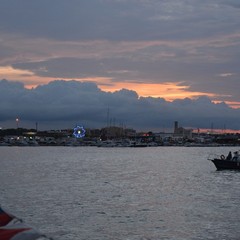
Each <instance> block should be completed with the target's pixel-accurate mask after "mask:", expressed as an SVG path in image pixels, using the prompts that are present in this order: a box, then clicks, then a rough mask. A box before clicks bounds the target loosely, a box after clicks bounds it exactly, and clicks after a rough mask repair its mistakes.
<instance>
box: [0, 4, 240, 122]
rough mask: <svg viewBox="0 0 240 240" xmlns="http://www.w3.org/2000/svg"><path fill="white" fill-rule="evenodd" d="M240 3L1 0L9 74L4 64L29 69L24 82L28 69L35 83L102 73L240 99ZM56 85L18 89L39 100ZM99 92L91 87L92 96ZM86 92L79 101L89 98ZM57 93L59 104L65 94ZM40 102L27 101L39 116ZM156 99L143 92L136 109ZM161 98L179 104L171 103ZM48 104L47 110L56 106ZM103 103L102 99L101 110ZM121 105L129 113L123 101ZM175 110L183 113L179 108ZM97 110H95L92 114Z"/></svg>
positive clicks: (0, 50)
mask: <svg viewBox="0 0 240 240" xmlns="http://www.w3.org/2000/svg"><path fill="white" fill-rule="evenodd" d="M239 7H240V4H239V0H201V1H200V0H161V1H159V0H144V1H139V0H51V1H49V0H41V1H32V0H18V1H15V0H1V6H0V64H1V66H0V76H1V78H8V75H7V71H6V68H5V67H6V66H12V67H13V69H10V70H8V71H9V75H10V76H11V79H13V78H14V77H15V75H14V76H12V75H11V74H14V71H13V70H19V69H20V70H26V71H24V72H21V71H20V72H18V74H19V75H18V76H19V78H20V79H21V81H23V77H24V74H28V73H29V76H32V78H31V79H30V77H29V78H28V79H27V80H26V82H28V83H33V81H34V76H36V79H38V80H36V81H38V82H40V81H41V78H42V79H44V78H48V79H49V78H52V79H74V78H75V79H80V78H88V79H90V78H96V79H97V77H103V78H108V79H111V81H112V82H111V83H112V84H114V83H116V82H128V83H129V82H134V83H166V82H172V83H176V84H182V85H183V86H186V87H188V91H189V92H193V93H194V92H196V93H198V92H200V93H202V94H206V95H211V96H212V100H218V101H232V102H234V101H235V102H239V101H240V100H239V92H238V88H237V87H236V86H238V83H239V78H240V70H239V59H240V58H239V54H240V52H239V49H240V46H239V45H240V41H239V39H240V32H239V25H240V18H239ZM1 67H2V68H3V69H4V70H1ZM11 70H12V71H11ZM1 71H2V72H3V73H2V72H1ZM31 73H33V75H31ZM15 74H17V73H16V72H15ZM27 77H28V76H27V75H26V78H27ZM16 79H17V78H16ZM39 79H40V80H39ZM26 82H25V83H26ZM111 83H110V84H111ZM33 84H34V83H33ZM55 84H56V83H55ZM14 86H15V85H12V87H14ZM51 86H52V83H51V84H49V85H45V86H42V88H37V89H35V90H26V89H24V88H22V90H21V93H20V92H19V93H18V94H20V96H19V95H17V94H16V96H18V97H21V98H23V99H22V102H25V105H27V104H26V103H27V99H28V100H29V99H30V98H31V97H32V96H34V99H35V100H34V101H40V100H39V99H38V98H37V97H36V96H38V95H41V94H43V93H42V92H44V93H45V91H51V90H50V89H51ZM64 86H65V87H66V84H64ZM55 87H56V85H54V88H55ZM71 87H72V85H71ZM81 87H83V85H81ZM88 87H89V86H88ZM60 90H61V89H60V87H59V89H58V91H59V94H60ZM13 91H15V90H13ZM18 91H20V88H19V90H18ZM62 91H65V89H63V90H62ZM95 91H96V92H97V89H95ZM95 91H93V90H92V91H90V93H91V95H92V94H93V92H95ZM126 91H128V90H126ZM71 92H74V90H73V89H72V90H71ZM85 92H86V91H85ZM123 93H124V91H120V92H115V93H114V94H110V93H104V92H102V91H100V90H99V89H98V94H96V95H94V96H97V97H96V98H97V99H95V98H93V99H92V100H94V99H95V101H96V102H97V104H96V106H99V102H98V100H99V99H98V97H99V96H101V100H102V99H105V98H106V99H109V98H110V97H112V98H113V99H112V102H111V103H112V104H113V103H114V102H115V101H116V102H117V100H116V99H117V96H118V95H121V94H123ZM125 94H126V93H125ZM69 95H71V94H69ZM81 95H82V96H84V91H81ZM85 95H86V96H85V98H80V97H79V98H77V101H80V102H81V103H85V104H87V102H88V101H89V100H88V96H87V94H86V93H85ZM149 95H150V94H149ZM73 96H74V99H72V98H73ZM73 96H68V95H67V94H65V95H64V96H61V98H62V99H64V101H65V103H64V102H62V105H61V107H60V106H57V107H56V108H55V106H54V107H53V109H59V113H58V112H56V116H58V114H59V115H61V111H62V108H64V106H65V105H64V104H70V103H71V102H74V100H75V98H76V96H77V95H76V94H74V95H73ZM49 97H50V96H48V97H47V98H46V99H48V100H49ZM55 97H56V96H55V95H53V99H52V100H51V101H52V103H53V104H54V103H55V101H56V102H57V101H61V100H60V99H55ZM92 97H93V96H92ZM125 98H126V96H125ZM34 101H33V102H31V103H29V104H28V105H30V106H31V104H32V107H33V110H32V111H33V112H36V113H35V115H36V116H37V110H36V109H35V108H34V106H35V105H34ZM42 101H43V102H44V101H45V100H44V99H43V100H42ZM106 101H107V100H106ZM157 101H159V99H157ZM10 102H11V101H10ZM101 102H102V101H101ZM103 102H104V101H103ZM103 102H102V103H103ZM149 102H153V99H151V100H150V99H148V100H147V99H145V98H144V99H141V98H139V99H137V100H136V105H135V109H138V107H139V104H140V103H141V104H146V105H147V103H149ZM44 103H45V104H47V102H44ZM104 103H105V102H104ZM134 103H135V102H134ZM1 104H3V103H1ZM18 104H20V103H18ZM18 104H17V103H16V106H18ZM56 104H57V103H56ZM105 104H106V103H105ZM132 104H133V103H132ZM161 104H162V105H163V106H164V107H165V105H166V106H167V109H171V108H172V105H171V104H170V103H169V102H167V103H166V102H165V103H162V102H161ZM164 104H165V105H164ZM73 105H74V108H76V106H75V105H76V104H74V103H73ZM82 105H83V104H82ZM106 105H107V104H106ZM212 105H213V106H214V107H216V105H214V104H212ZM40 106H41V105H40ZM40 106H39V107H40ZM141 106H142V105H141ZM184 106H185V105H184ZM42 108H44V106H43V105H42ZM48 108H50V106H47V107H46V113H47V112H48V111H49V112H51V111H52V109H48ZM102 108H106V106H105V105H104V106H102ZM102 108H101V107H100V106H99V110H98V111H99V112H100V111H102ZM27 109H28V108H27V107H26V109H25V111H26V112H27ZM126 109H127V108H126ZM150 109H151V107H150V108H148V109H147V110H146V111H150ZM40 110H41V109H40ZM81 110H82V108H81ZM120 110H122V111H123V112H124V108H120V107H119V111H120ZM12 111H15V112H16V113H18V108H16V110H15V109H14V105H13V106H12ZM41 111H42V110H41ZM41 111H40V112H41ZM166 111H167V110H166ZM174 111H175V112H176V113H178V114H179V116H180V115H181V112H180V111H178V109H174ZM199 111H200V109H199ZM131 113H132V111H130V113H129V114H130V116H131ZM140 113H141V112H140ZM160 113H161V112H160ZM71 114H72V115H71ZM71 114H70V113H69V114H67V115H66V117H67V116H74V118H76V117H75V116H78V115H77V114H78V111H76V112H72V113H71ZM35 115H34V116H35ZM90 115H91V111H89V113H88V114H86V115H85V116H90ZM102 115H104V114H103V113H102ZM39 116H41V114H39ZM149 116H151V114H150V113H149ZM159 116H160V115H159ZM164 116H165V115H164ZM170 116H171V115H170ZM154 117H156V116H155V115H154ZM52 118H53V119H54V117H52ZM69 118H71V117H69ZM118 118H119V119H120V116H118ZM101 119H104V116H102V118H101ZM142 119H144V118H142ZM161 119H162V118H161V117H159V121H161ZM219 119H220V118H219ZM102 121H103V120H102ZM139 121H140V120H139ZM153 121H154V120H153ZM169 121H171V120H169ZM189 124H190V123H189Z"/></svg>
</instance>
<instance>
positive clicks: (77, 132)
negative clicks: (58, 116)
mask: <svg viewBox="0 0 240 240" xmlns="http://www.w3.org/2000/svg"><path fill="white" fill-rule="evenodd" d="M85 134H86V130H85V129H84V128H83V127H82V126H76V127H75V128H74V129H73V135H74V136H75V137H76V138H83V137H85Z"/></svg>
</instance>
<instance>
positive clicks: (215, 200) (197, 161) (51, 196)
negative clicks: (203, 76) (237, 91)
mask: <svg viewBox="0 0 240 240" xmlns="http://www.w3.org/2000/svg"><path fill="white" fill-rule="evenodd" d="M230 150H231V151H234V148H231V149H230V148H227V147H225V148H222V147H221V148H203V147H202V148H187V147H155V148H96V147H1V148H0V164H1V168H0V183H1V184H0V204H1V205H2V206H4V207H5V208H7V209H9V210H10V211H11V212H12V213H13V214H15V215H17V216H19V217H21V218H23V219H24V220H25V221H26V222H27V223H28V224H30V225H32V226H34V227H35V228H37V229H39V230H41V231H42V232H44V233H45V234H47V235H50V236H52V237H53V238H54V239H59V240H63V239H71V240H80V239H98V240H99V239H106V240H110V239H116V240H118V239H119V240H123V239H124V240H125V239H127V240H135V239H136V240H137V239H142V240H145V239H153V240H155V239H171V240H188V239H189V240H190V239H191V240H200V239H236V240H237V239H239V238H240V228H239V220H240V217H239V216H240V208H239V205H240V191H239V189H240V172H236V171H220V172H219V171H216V169H215V167H214V165H213V164H212V163H211V162H209V161H207V157H208V154H209V153H219V154H222V153H225V154H226V153H228V151H230ZM236 150H238V149H236Z"/></svg>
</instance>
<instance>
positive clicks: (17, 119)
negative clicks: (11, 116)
mask: <svg viewBox="0 0 240 240" xmlns="http://www.w3.org/2000/svg"><path fill="white" fill-rule="evenodd" d="M18 122H19V118H16V124H17V128H18Z"/></svg>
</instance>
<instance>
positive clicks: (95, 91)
mask: <svg viewBox="0 0 240 240" xmlns="http://www.w3.org/2000/svg"><path fill="white" fill-rule="evenodd" d="M16 117H18V118H19V119H20V122H19V126H20V127H21V126H22V127H28V128H34V127H35V123H36V122H37V123H38V124H39V127H40V129H42V130H44V129H64V128H72V127H73V126H75V125H76V124H82V125H84V126H85V127H87V128H102V127H106V126H107V124H111V125H114V126H124V127H127V128H133V129H136V130H148V131H163V130H164V129H169V128H172V127H173V122H174V121H179V123H180V125H182V126H184V127H191V128H193V129H196V128H210V127H211V126H212V125H214V128H220V129H222V128H224V127H227V128H229V129H230V128H231V129H240V122H239V121H238V119H239V118H240V110H239V109H232V108H230V107H229V106H228V105H226V104H225V103H219V104H215V103H213V102H211V100H210V99H209V98H207V97H199V98H197V99H195V100H193V99H189V98H185V99H182V100H180V99H179V100H175V101H173V102H170V101H166V100H165V99H163V98H152V97H139V96H138V94H137V93H136V92H134V91H131V90H128V89H121V90H120V91H115V92H113V93H111V92H104V91H102V90H100V88H98V86H97V85H96V84H95V83H92V82H78V81H74V80H72V81H64V80H55V81H52V82H50V83H48V84H45V85H39V86H38V87H36V88H33V89H27V88H25V87H24V84H23V83H20V82H10V81H7V80H1V81H0V126H1V127H5V128H7V127H16V123H15V119H16ZM108 117H109V118H108ZM108 120H109V123H107V121H108Z"/></svg>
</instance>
